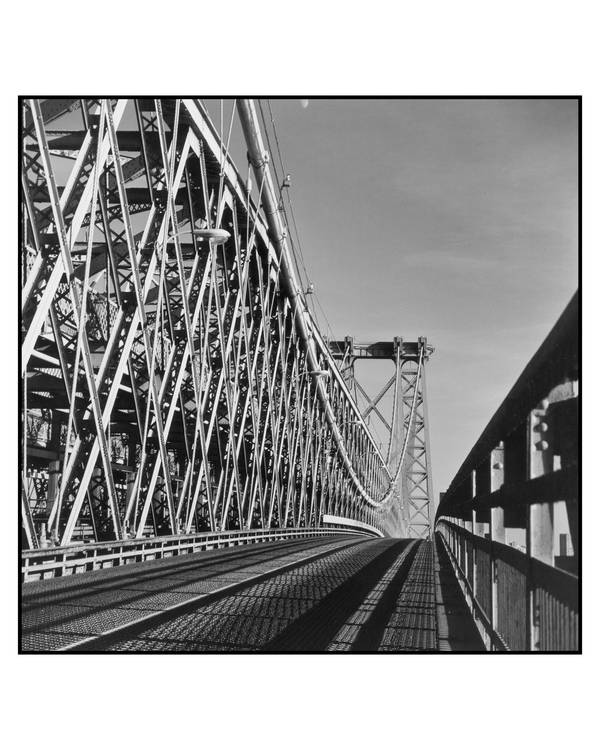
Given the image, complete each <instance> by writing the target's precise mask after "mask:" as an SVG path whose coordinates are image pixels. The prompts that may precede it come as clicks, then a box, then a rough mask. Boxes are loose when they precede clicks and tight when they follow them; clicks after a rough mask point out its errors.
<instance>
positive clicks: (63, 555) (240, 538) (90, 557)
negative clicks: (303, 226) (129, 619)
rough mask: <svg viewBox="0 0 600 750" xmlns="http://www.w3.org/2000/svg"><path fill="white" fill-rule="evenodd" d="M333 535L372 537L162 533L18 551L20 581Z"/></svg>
mask: <svg viewBox="0 0 600 750" xmlns="http://www.w3.org/2000/svg"><path fill="white" fill-rule="evenodd" d="M333 534H347V535H361V534H362V535H364V536H374V535H373V534H369V533H368V532H366V531H360V530H357V529H352V530H350V529H347V528H342V527H333V526H332V527H329V528H314V529H304V528H300V529H296V528H294V529H251V530H243V531H221V532H206V533H205V534H193V535H189V536H162V537H151V538H143V539H131V540H126V541H117V542H115V541H110V542H95V543H93V544H76V545H75V544H74V545H69V546H66V547H46V548H43V549H36V550H24V551H22V552H21V580H22V581H23V582H26V581H36V580H40V579H44V578H55V577H58V576H65V575H75V574H77V573H86V572H88V571H92V570H102V569H103V568H110V567H116V566H118V565H127V564H131V563H135V562H146V561H148V560H158V559H160V558H163V557H175V556H177V555H185V554H190V553H192V552H200V551H202V550H207V549H222V548H225V547H235V546H238V545H242V544H255V543H259V542H274V541H280V540H282V539H290V538H294V539H304V538H308V537H317V536H331V535H333Z"/></svg>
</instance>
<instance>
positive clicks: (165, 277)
mask: <svg viewBox="0 0 600 750" xmlns="http://www.w3.org/2000/svg"><path fill="white" fill-rule="evenodd" d="M22 106H23V120H22V121H23V133H22V172H21V196H22V218H23V222H22V226H23V231H22V237H21V240H22V247H21V258H22V273H21V276H22V315H21V326H22V329H21V330H22V362H23V376H24V379H23V395H24V398H23V408H24V414H23V417H24V418H23V425H24V426H23V430H24V441H25V450H24V465H23V470H24V473H23V482H22V493H21V504H22V522H23V543H24V545H25V546H26V547H27V548H35V547H38V546H45V545H47V544H51V543H54V544H57V543H60V544H61V545H72V544H76V543H79V542H82V541H92V540H93V541H95V542H103V541H110V540H116V541H118V540H126V539H128V538H137V539H143V538H148V537H155V536H165V535H178V534H188V535H191V534H200V533H203V532H223V531H228V530H229V531H235V530H240V531H242V530H252V529H278V528H281V529H283V528H315V529H316V528H320V527H321V526H322V525H323V519H324V518H325V517H335V518H342V519H346V521H348V522H350V523H352V522H355V523H356V524H358V525H360V524H366V525H367V526H368V527H369V528H371V527H372V528H375V529H377V530H379V531H380V532H381V533H384V534H394V533H397V531H398V529H397V522H396V519H397V515H398V510H397V507H396V506H397V504H398V489H397V488H398V477H397V476H396V474H397V468H398V467H397V463H398V462H397V453H398V450H399V445H400V443H401V441H400V442H399V440H398V438H396V442H395V443H394V445H393V446H392V445H391V444H390V447H389V449H388V451H387V461H386V459H385V457H384V455H383V454H382V452H381V451H380V449H379V447H378V445H377V443H376V441H375V439H374V438H373V436H372V435H371V433H370V432H369V430H368V427H367V424H366V422H365V419H364V418H363V416H362V414H361V411H360V408H359V406H358V404H357V403H356V401H355V398H354V397H353V395H352V388H351V387H349V382H350V381H349V380H348V372H346V371H345V372H344V375H342V373H341V372H340V369H338V366H337V365H336V359H335V357H334V355H333V354H332V353H331V351H330V349H329V347H328V346H327V344H326V343H325V341H324V340H323V338H322V336H321V334H320V332H319V330H318V326H317V325H316V323H315V321H314V319H313V317H312V316H311V314H310V313H309V310H308V307H307V304H306V300H305V299H304V295H303V292H302V290H301V288H300V285H299V282H298V281H297V279H296V277H295V274H294V271H293V261H292V259H291V253H292V249H291V246H290V244H289V241H288V239H287V236H286V235H287V229H286V227H285V224H284V222H283V217H282V216H281V215H280V213H279V212H278V210H277V199H276V196H275V192H274V187H273V182H272V179H271V175H270V171H269V165H268V159H267V158H266V151H265V149H264V146H263V144H262V140H261V137H260V130H259V128H258V122H257V119H256V113H255V111H254V109H253V105H252V103H251V102H250V101H248V100H238V101H237V102H236V104H235V106H234V107H232V119H231V122H230V124H229V127H228V133H227V141H226V142H225V140H224V137H223V134H222V133H221V134H220V133H219V132H218V131H217V129H216V127H215V126H214V125H213V123H212V122H211V120H210V117H209V115H208V113H207V110H206V109H205V107H204V105H203V104H202V102H201V101H200V100H196V99H182V100H170V99H162V100H161V99H155V100H150V99H143V100H127V99H111V100H103V101H100V100H95V99H89V100H64V102H63V104H62V105H60V106H58V104H57V105H56V106H55V105H54V104H53V102H52V101H44V100H29V101H26V100H23V102H22ZM236 117H237V119H238V121H235V118H236ZM82 122H83V130H82V129H81V128H82ZM50 123H52V128H53V129H51V128H50ZM234 125H235V127H234ZM230 137H231V138H238V139H241V142H242V144H243V145H245V147H246V149H247V151H248V153H249V155H250V160H251V162H252V168H253V171H254V177H255V180H254V184H253V185H249V183H248V181H247V180H246V179H244V178H243V177H242V176H241V173H240V172H239V171H238V170H237V169H236V167H235V165H234V164H233V161H232V159H231V156H230V150H229V145H230V143H229V139H230ZM217 231H220V232H221V234H218V233H217ZM217 238H220V239H217ZM348 364H349V363H346V370H347V369H348ZM350 364H351V363H350ZM420 372H421V371H420ZM417 381H418V382H416V383H415V382H414V379H412V380H410V383H411V385H410V386H407V388H408V390H407V392H406V393H405V392H403V393H402V396H400V395H398V397H397V399H395V403H397V408H395V412H394V413H396V412H398V414H399V413H400V412H401V411H402V409H401V406H405V405H406V404H407V398H409V395H410V393H409V392H412V391H415V389H416V390H417V391H418V392H419V393H420V394H421V396H420V397H419V399H416V400H415V401H414V403H415V404H416V407H415V409H414V410H413V411H414V414H415V415H416V416H415V417H414V419H412V420H409V422H408V423H407V422H406V420H404V422H403V423H402V426H403V427H404V428H405V430H407V431H408V432H407V434H408V433H410V440H409V442H408V443H407V445H409V447H408V449H407V455H410V462H409V463H410V465H411V467H412V468H411V470H410V472H409V474H407V476H408V475H410V476H411V477H414V486H415V487H416V488H421V489H422V488H423V487H425V486H426V485H424V484H423V480H422V479H419V478H418V477H419V472H420V471H422V470H423V468H424V467H425V470H426V469H427V463H426V455H427V453H426V448H424V450H425V453H419V448H418V447H419V446H420V445H422V444H423V438H422V437H421V436H422V431H423V425H425V426H426V420H425V421H424V417H423V412H422V409H423V406H424V397H423V395H422V394H423V391H422V390H421V389H422V383H423V382H424V381H423V379H422V376H421V377H418V378H417ZM399 382H400V381H398V378H396V377H394V378H393V379H392V380H391V381H390V383H389V384H388V388H390V387H391V386H392V384H394V383H396V386H395V388H396V390H397V389H398V387H399V386H398V383H399ZM402 382H404V381H402ZM407 382H408V381H407ZM411 388H412V391H410V389H411ZM409 400H410V399H409ZM372 403H373V409H377V408H378V407H377V404H378V400H377V399H376V400H375V401H374V402H372ZM32 420H34V421H35V420H37V421H38V422H39V423H40V425H45V427H44V429H41V427H40V429H38V430H37V432H36V433H35V434H33V433H31V434H30V432H29V429H28V427H27V425H29V424H30V423H31V421H32ZM389 427H390V431H391V432H392V433H394V431H395V430H396V431H397V427H398V417H397V416H395V417H394V419H393V420H392V422H391V423H390V425H389ZM405 443H406V441H405ZM424 457H425V458H424ZM424 461H425V463H424ZM50 477H51V478H52V479H51V481H50ZM415 492H416V490H415ZM415 497H416V494H415ZM414 503H415V508H417V500H414ZM419 507H420V506H419ZM423 507H424V506H423Z"/></svg>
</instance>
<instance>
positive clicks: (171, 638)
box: [21, 536, 481, 652]
mask: <svg viewBox="0 0 600 750" xmlns="http://www.w3.org/2000/svg"><path fill="white" fill-rule="evenodd" d="M432 552H433V550H432V545H431V544H430V543H428V542H420V541H412V540H398V539H368V540H365V538H364V537H358V536H357V537H347V536H346V537H343V538H340V537H335V536H331V537H328V538H324V539H323V538H321V539H308V540H306V539H303V540H296V541H289V540H288V541H284V542H275V543H269V544H261V545H256V546H254V545H250V546H247V547H244V548H239V547H238V548H232V549H226V550H212V551H209V552H201V553H197V554H192V555H186V556H185V557H182V558H170V559H163V560H157V561H155V562H150V563H141V564H132V565H128V566H125V567H122V568H115V569H112V570H111V569H109V570H104V571H98V572H94V573H84V574H81V575H76V576H68V577H65V578H54V579H50V580H46V581H36V582H32V583H27V584H25V585H24V586H23V599H22V642H21V646H22V650H23V651H26V652H27V651H36V652H39V651H51V650H56V649H67V650H70V649H73V650H79V651H181V652H201V651H217V652H225V651H262V652H273V651H275V652H290V651H291V652H293V651H296V652H315V651H316V652H324V651H335V652H339V651H354V652H357V651H358V652H365V651H366V652H373V651H387V652H398V651H437V650H440V649H441V650H453V649H458V650H479V648H481V644H480V642H478V636H477V633H476V631H475V632H473V631H474V627H473V626H472V625H470V624H469V622H468V612H467V610H466V607H465V605H464V602H462V600H461V599H460V596H459V595H458V596H457V595H456V591H454V590H453V589H452V586H451V585H450V586H448V584H451V583H452V581H444V577H445V575H446V574H447V570H446V569H445V568H443V566H442V568H443V570H442V573H441V575H440V566H439V565H436V563H435V558H434V555H433V554H432ZM436 571H437V573H436ZM444 571H445V573H444ZM440 580H441V581H442V587H445V588H446V589H447V591H444V592H442V590H441V587H440ZM436 583H437V585H436ZM459 594H460V592H459ZM448 623H451V624H452V627H450V628H449V627H448ZM469 625H470V626H469ZM465 634H466V635H465Z"/></svg>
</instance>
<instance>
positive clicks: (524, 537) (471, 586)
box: [436, 294, 580, 651]
mask: <svg viewBox="0 0 600 750" xmlns="http://www.w3.org/2000/svg"><path fill="white" fill-rule="evenodd" d="M579 420H580V403H579V298H578V294H576V295H575V296H574V297H573V299H572V300H571V302H570V303H569V305H568V306H567V308H566V310H565V311H564V313H563V315H562V316H561V317H560V319H559V321H558V322H557V324H556V325H555V326H554V328H553V329H552V331H551V332H550V334H549V335H548V337H547V338H546V339H545V341H544V343H543V344H542V346H541V347H540V348H539V349H538V351H537V352H536V354H535V355H534V356H533V358H532V359H531V361H530V362H529V364H528V365H527V367H526V368H525V370H524V371H523V373H522V374H521V376H520V377H519V379H518V380H517V382H516V383H515V385H514V386H513V388H512V389H511V391H510V392H509V394H508V396H507V397H506V399H505V400H504V402H503V403H502V405H501V406H500V408H499V409H498V410H497V412H496V413H495V414H494V416H493V417H492V419H491V420H490V422H489V424H488V425H487V427H486V428H485V430H484V431H483V433H482V435H481V437H480V438H479V440H478V441H477V442H476V444H475V446H474V447H473V449H472V450H471V452H470V453H469V455H468V456H467V459H466V460H465V461H464V463H463V465H462V466H461V468H460V469H459V471H458V473H457V475H456V477H455V478H454V480H453V481H452V483H451V484H450V487H449V488H448V491H447V492H446V493H445V494H444V495H443V496H442V499H441V501H440V505H439V508H438V511H437V516H436V530H437V531H438V532H439V533H440V535H441V537H442V539H443V541H444V544H445V546H446V549H447V550H448V553H449V555H450V559H451V561H452V564H453V567H454V570H455V573H456V575H457V578H458V580H459V583H460V585H461V587H462V589H463V592H464V594H465V598H466V600H467V602H468V604H469V606H470V608H471V611H472V613H473V616H474V619H475V622H476V624H477V626H478V628H479V631H480V633H481V635H482V637H483V639H484V642H485V643H486V645H487V647H488V648H489V649H490V650H510V651H577V650H578V649H579V632H580V625H579V579H578V575H579V567H580V552H579V497H580V491H579V489H580V475H579Z"/></svg>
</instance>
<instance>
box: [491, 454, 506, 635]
mask: <svg viewBox="0 0 600 750" xmlns="http://www.w3.org/2000/svg"><path fill="white" fill-rule="evenodd" d="M503 484H504V443H503V442H500V443H499V445H498V446H497V447H496V448H494V449H493V450H492V452H491V454H490V492H495V491H496V490H499V489H500V487H502V485H503ZM494 542H500V543H501V544H504V543H505V542H506V529H505V528H504V508H500V507H496V508H490V576H491V592H492V629H493V631H494V632H495V633H497V632H498V605H499V602H498V561H497V560H496V558H495V556H494ZM492 650H494V643H493V642H492Z"/></svg>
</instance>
